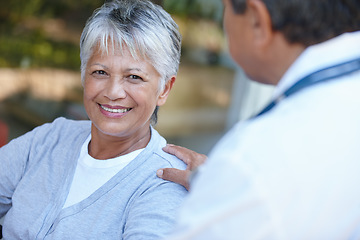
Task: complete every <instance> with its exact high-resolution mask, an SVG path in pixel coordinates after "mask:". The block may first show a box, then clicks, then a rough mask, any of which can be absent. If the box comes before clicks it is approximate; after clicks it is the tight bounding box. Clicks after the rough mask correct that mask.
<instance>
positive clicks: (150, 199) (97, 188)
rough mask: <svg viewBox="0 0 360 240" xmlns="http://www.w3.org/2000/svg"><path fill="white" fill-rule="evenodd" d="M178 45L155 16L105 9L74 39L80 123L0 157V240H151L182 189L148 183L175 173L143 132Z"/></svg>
mask: <svg viewBox="0 0 360 240" xmlns="http://www.w3.org/2000/svg"><path fill="white" fill-rule="evenodd" d="M180 43H181V36H180V34H179V32H178V28H177V25H176V24H175V22H174V21H173V20H172V19H171V17H170V16H169V14H167V13H166V12H165V11H164V10H163V9H162V8H160V7H159V6H156V5H154V4H152V3H151V2H149V1H143V0H122V1H113V2H109V3H105V4H104V5H103V6H102V7H101V8H100V9H98V10H97V11H95V12H94V14H93V15H92V16H91V17H90V19H89V20H88V22H87V24H86V26H85V28H84V31H83V33H82V36H81V42H80V57H81V78H82V82H83V86H84V105H85V109H86V111H87V114H88V116H89V118H90V121H72V120H66V119H64V118H59V119H56V120H55V121H54V122H53V123H51V124H45V125H43V126H40V127H38V128H35V129H34V130H33V131H31V132H29V133H27V134H25V135H24V136H21V137H19V138H17V139H15V140H13V141H11V142H10V143H9V144H8V145H5V146H4V147H2V148H1V149H0V166H1V169H0V217H3V216H5V217H4V224H3V236H4V239H147V240H148V239H159V238H161V237H162V236H164V235H165V234H166V233H167V232H169V231H170V230H171V228H172V225H173V222H174V215H175V212H176V209H177V207H178V206H179V204H180V203H181V201H182V199H183V198H184V196H185V194H186V190H185V188H183V187H182V186H180V185H177V184H175V183H172V182H168V181H164V180H162V179H160V178H157V177H156V174H155V173H156V170H157V169H158V168H166V167H180V168H184V165H183V164H182V163H181V161H180V160H178V159H177V158H175V157H173V156H171V155H169V154H167V153H165V152H163V151H162V147H163V146H165V145H166V142H165V139H164V138H162V137H161V136H160V135H159V134H158V133H157V132H156V130H154V129H153V128H152V127H151V123H154V122H156V113H157V109H158V107H159V106H161V105H163V104H164V103H165V102H166V99H167V97H168V94H169V92H170V90H171V88H172V86H173V84H174V81H175V78H176V74H177V70H178V66H179V59H180Z"/></svg>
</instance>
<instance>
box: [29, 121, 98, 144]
mask: <svg viewBox="0 0 360 240" xmlns="http://www.w3.org/2000/svg"><path fill="white" fill-rule="evenodd" d="M90 130H91V122H90V121H82V120H81V121H80V120H70V119H66V118H63V117H59V118H56V119H55V120H54V121H53V122H49V123H45V124H43V125H41V126H38V127H36V128H35V129H34V130H33V131H31V132H29V133H28V134H30V135H32V136H33V137H34V138H35V139H39V138H40V139H41V138H44V137H49V136H52V137H54V136H56V138H59V137H63V136H65V137H69V136H76V135H81V134H82V133H83V134H88V133H90Z"/></svg>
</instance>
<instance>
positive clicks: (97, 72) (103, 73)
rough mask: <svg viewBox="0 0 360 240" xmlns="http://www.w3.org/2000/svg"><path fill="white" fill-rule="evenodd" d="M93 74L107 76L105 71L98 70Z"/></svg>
mask: <svg viewBox="0 0 360 240" xmlns="http://www.w3.org/2000/svg"><path fill="white" fill-rule="evenodd" d="M93 74H96V75H107V74H106V72H105V71H103V70H96V71H94V72H93Z"/></svg>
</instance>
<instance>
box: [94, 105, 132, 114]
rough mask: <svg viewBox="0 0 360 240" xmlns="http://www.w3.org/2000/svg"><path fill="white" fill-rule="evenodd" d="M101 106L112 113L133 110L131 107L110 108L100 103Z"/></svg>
mask: <svg viewBox="0 0 360 240" xmlns="http://www.w3.org/2000/svg"><path fill="white" fill-rule="evenodd" d="M100 107H101V108H102V109H104V110H105V111H107V112H111V113H125V112H128V111H130V110H131V108H116V109H115V108H108V107H104V106H103V105H100Z"/></svg>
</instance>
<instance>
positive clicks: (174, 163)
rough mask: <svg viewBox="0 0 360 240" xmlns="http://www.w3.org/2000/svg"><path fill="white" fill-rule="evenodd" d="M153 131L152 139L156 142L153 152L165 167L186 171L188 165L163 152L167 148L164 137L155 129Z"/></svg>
mask: <svg viewBox="0 0 360 240" xmlns="http://www.w3.org/2000/svg"><path fill="white" fill-rule="evenodd" d="M151 130H152V139H151V141H153V142H154V146H153V152H154V154H155V155H156V156H157V157H158V159H159V160H162V164H163V165H164V167H170V168H178V169H186V164H185V163H184V162H183V161H181V160H180V159H179V158H177V157H176V156H174V155H171V154H168V153H166V152H164V151H163V150H162V148H163V147H165V146H166V143H167V142H166V140H165V138H164V137H162V136H161V135H160V134H159V133H158V132H157V131H156V130H155V129H151Z"/></svg>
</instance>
